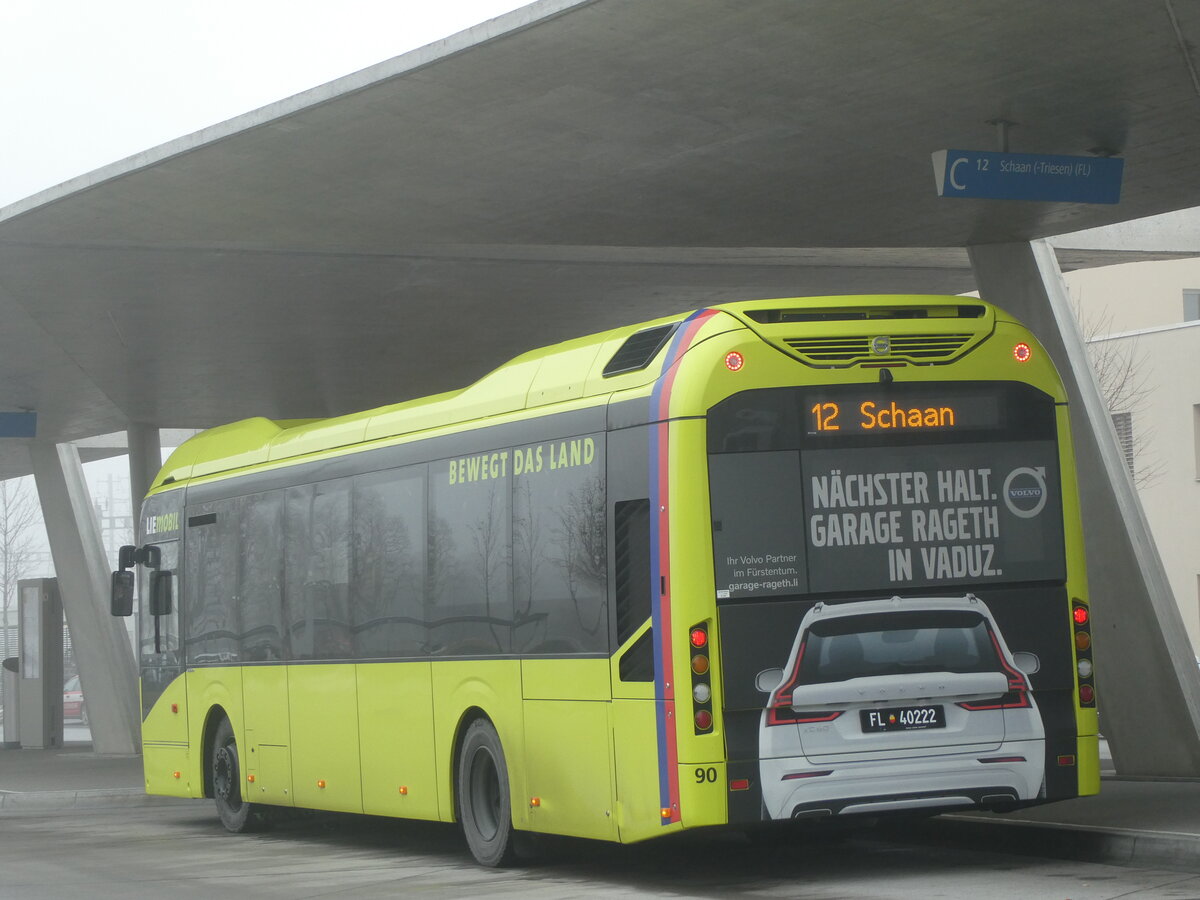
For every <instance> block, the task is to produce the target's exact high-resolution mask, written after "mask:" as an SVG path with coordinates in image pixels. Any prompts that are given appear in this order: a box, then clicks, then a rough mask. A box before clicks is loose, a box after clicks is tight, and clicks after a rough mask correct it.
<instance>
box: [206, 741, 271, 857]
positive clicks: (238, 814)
mask: <svg viewBox="0 0 1200 900" xmlns="http://www.w3.org/2000/svg"><path fill="white" fill-rule="evenodd" d="M210 765H211V773H212V789H213V798H214V799H215V800H216V803H217V815H218V816H220V817H221V824H222V825H224V826H225V828H226V829H227V830H229V831H232V832H234V833H235V834H241V833H242V832H247V831H257V830H258V829H260V828H262V826H263V824H264V816H263V814H262V812H261V811H260V810H258V809H257V808H256V804H254V803H247V802H246V801H245V800H243V799H242V767H241V763H240V760H239V757H238V748H237V739H236V738H235V737H234V734H233V726H232V725H230V724H229V720H228V719H222V720H221V724H220V725H218V726H217V734H216V737H215V738H214V739H213V752H212V761H211V763H210Z"/></svg>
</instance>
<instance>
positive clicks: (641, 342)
mask: <svg viewBox="0 0 1200 900" xmlns="http://www.w3.org/2000/svg"><path fill="white" fill-rule="evenodd" d="M678 326H679V323H678V322H672V323H671V324H669V325H656V326H654V327H653V328H644V329H642V330H641V331H638V332H635V333H634V334H631V335H630V336H629V337H628V338H626V339H625V343H623V344H622V345H621V347H620V349H619V350H617V352H616V353H614V354H613V358H612V359H610V360H609V361H608V365H606V366H605V367H604V373H603V374H604V377H605V378H608V377H610V376H612V375H623V374H625V373H626V372H636V371H637V370H638V369H644V368H646V366H648V365H650V363H651V362H652V361H653V360H654V357H656V356H658V351H659V350H661V349H662V348H663V347H664V346H665V345H666V343H667V341H669V340H670V339H671V335H673V334H674V333H675V329H676V328H677V327H678Z"/></svg>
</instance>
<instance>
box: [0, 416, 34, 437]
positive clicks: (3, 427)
mask: <svg viewBox="0 0 1200 900" xmlns="http://www.w3.org/2000/svg"><path fill="white" fill-rule="evenodd" d="M36 435H37V413H35V412H0V438H6V437H16V438H31V437H35V436H36Z"/></svg>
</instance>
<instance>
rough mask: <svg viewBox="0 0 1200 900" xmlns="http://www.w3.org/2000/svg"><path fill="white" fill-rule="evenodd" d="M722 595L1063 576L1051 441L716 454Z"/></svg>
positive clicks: (734, 596)
mask: <svg viewBox="0 0 1200 900" xmlns="http://www.w3.org/2000/svg"><path fill="white" fill-rule="evenodd" d="M710 474H711V478H712V501H713V522H714V527H713V551H714V553H715V557H716V574H717V596H718V598H719V599H742V598H752V597H768V596H779V595H784V594H797V593H805V594H807V593H824V592H834V591H855V590H864V589H892V588H895V589H897V590H899V589H903V588H905V587H925V586H937V585H953V584H979V583H987V582H1002V581H1003V582H1013V581H1052V580H1058V579H1061V578H1062V577H1063V545H1062V502H1061V486H1060V484H1059V475H1058V450H1057V447H1056V445H1055V444H1054V443H1053V442H1051V441H1038V442H1018V443H1011V444H951V445H946V446H939V447H928V446H916V447H871V448H859V449H847V450H806V451H802V452H797V451H775V452H767V453H746V454H741V453H739V454H722V455H718V456H714V457H713V458H712V459H711V461H710Z"/></svg>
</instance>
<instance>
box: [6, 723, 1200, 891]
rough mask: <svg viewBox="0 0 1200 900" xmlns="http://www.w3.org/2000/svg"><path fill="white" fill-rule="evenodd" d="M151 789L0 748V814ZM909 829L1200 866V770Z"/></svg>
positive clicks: (55, 753)
mask: <svg viewBox="0 0 1200 900" xmlns="http://www.w3.org/2000/svg"><path fill="white" fill-rule="evenodd" d="M208 802H210V801H189V800H177V799H172V798H168V797H148V796H147V795H146V793H145V791H144V790H143V781H142V760H141V757H140V756H120V757H114V756H101V755H98V754H96V753H93V752H92V748H91V745H90V744H81V743H75V744H68V745H66V747H64V748H62V749H54V750H0V815H5V814H17V813H21V812H30V813H32V812H40V811H49V810H66V809H72V808H88V807H91V808H95V807H103V806H116V805H141V804H160V803H175V804H179V803H208ZM889 829H894V830H895V831H896V832H897V833H898V834H900V835H902V836H903V837H904V838H905V839H908V840H911V839H913V838H914V837H915V836H918V835H919V836H922V837H924V838H926V839H928V840H931V841H934V842H937V843H940V844H945V845H962V846H970V847H972V848H974V849H980V848H986V849H993V850H997V851H1004V852H1016V853H1025V854H1031V855H1037V856H1049V857H1060V858H1069V859H1081V860H1087V861H1091V862H1107V863H1112V864H1116V865H1137V866H1157V867H1162V868H1168V869H1181V870H1183V871H1190V872H1200V779H1198V780H1195V781H1191V780H1133V779H1122V778H1119V777H1116V776H1115V775H1112V774H1109V775H1107V776H1105V777H1104V779H1103V782H1102V785H1101V791H1100V795H1099V796H1097V797H1083V798H1080V799H1078V800H1067V801H1063V802H1060V803H1052V804H1049V805H1047V806H1038V807H1033V808H1030V809H1023V810H1019V811H1017V812H1013V813H1008V814H1003V815H1000V814H992V813H958V814H953V815H943V816H937V817H935V818H930V819H926V820H917V821H912V820H903V822H901V821H900V820H896V821H895V822H894V823H891V824H889V823H887V822H885V823H883V825H882V826H881V832H882V833H884V834H886V833H887V832H888V830H889Z"/></svg>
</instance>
